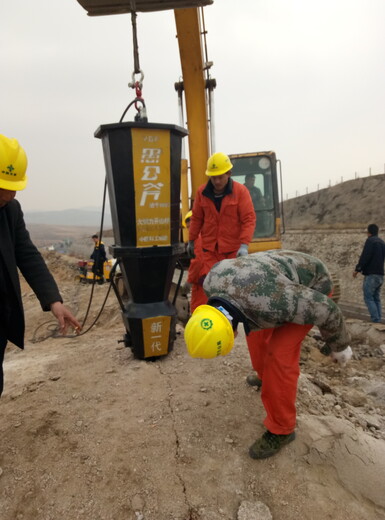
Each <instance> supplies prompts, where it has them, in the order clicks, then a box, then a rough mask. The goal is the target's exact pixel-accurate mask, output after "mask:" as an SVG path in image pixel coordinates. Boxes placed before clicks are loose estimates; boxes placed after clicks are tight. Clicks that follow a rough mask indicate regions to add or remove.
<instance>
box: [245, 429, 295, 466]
mask: <svg viewBox="0 0 385 520" xmlns="http://www.w3.org/2000/svg"><path fill="white" fill-rule="evenodd" d="M294 439H295V432H293V433H289V435H277V434H275V433H271V432H269V430H266V431H265V433H264V434H263V435H262V437H261V438H260V439H258V440H256V441H255V442H254V444H253V445H252V446H250V449H249V455H250V457H251V458H252V459H267V458H268V457H272V456H273V455H275V454H276V453H278V452H279V450H280V449H281V448H282V447H283V446H286V444H289V442H292V441H294Z"/></svg>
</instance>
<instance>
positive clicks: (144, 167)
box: [131, 128, 171, 247]
mask: <svg viewBox="0 0 385 520" xmlns="http://www.w3.org/2000/svg"><path fill="white" fill-rule="evenodd" d="M131 132H132V148H133V150H132V153H133V163H134V185H135V213H136V247H151V246H169V245H171V218H170V217H171V200H170V197H171V190H170V178H171V174H170V132H169V131H168V130H159V129H151V128H150V129H147V128H133V129H132V130H131Z"/></svg>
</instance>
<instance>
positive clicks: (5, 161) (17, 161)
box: [0, 135, 28, 191]
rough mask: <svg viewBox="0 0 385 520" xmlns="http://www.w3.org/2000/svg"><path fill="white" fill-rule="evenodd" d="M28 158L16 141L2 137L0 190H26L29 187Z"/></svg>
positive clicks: (0, 136)
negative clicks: (27, 174)
mask: <svg viewBox="0 0 385 520" xmlns="http://www.w3.org/2000/svg"><path fill="white" fill-rule="evenodd" d="M27 164H28V161H27V156H26V154H25V151H24V150H23V148H22V147H21V146H20V144H19V142H18V141H17V140H16V139H9V138H8V137H5V135H0V188H2V189H4V190H10V191H20V190H24V188H25V187H26V185H27V180H28V178H27V176H26V174H25V172H26V170H27Z"/></svg>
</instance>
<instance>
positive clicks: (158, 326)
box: [142, 316, 171, 358]
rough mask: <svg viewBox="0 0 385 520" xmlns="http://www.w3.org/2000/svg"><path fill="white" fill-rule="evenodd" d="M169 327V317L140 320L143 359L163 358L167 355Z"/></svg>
mask: <svg viewBox="0 0 385 520" xmlns="http://www.w3.org/2000/svg"><path fill="white" fill-rule="evenodd" d="M170 325H171V317H170V316H155V317H153V318H144V319H143V320H142V327H143V343H144V357H145V358H148V357H153V356H165V355H166V354H167V353H168V342H169V336H170Z"/></svg>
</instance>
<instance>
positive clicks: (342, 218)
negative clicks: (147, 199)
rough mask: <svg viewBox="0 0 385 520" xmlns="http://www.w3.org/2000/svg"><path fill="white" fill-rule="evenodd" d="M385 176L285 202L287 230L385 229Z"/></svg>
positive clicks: (320, 191)
mask: <svg viewBox="0 0 385 520" xmlns="http://www.w3.org/2000/svg"><path fill="white" fill-rule="evenodd" d="M384 195H385V175H384V174H381V175H373V176H371V177H364V178H362V179H354V180H350V181H346V182H343V183H341V184H337V185H336V186H332V187H330V188H325V189H323V190H319V191H316V192H314V193H309V194H307V195H303V196H301V197H296V198H294V199H289V200H287V201H285V202H284V222H285V226H286V229H327V228H333V229H344V228H361V229H365V228H366V226H367V225H368V224H370V223H372V222H374V223H376V224H378V226H379V227H380V228H381V227H385V204H384Z"/></svg>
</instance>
